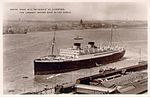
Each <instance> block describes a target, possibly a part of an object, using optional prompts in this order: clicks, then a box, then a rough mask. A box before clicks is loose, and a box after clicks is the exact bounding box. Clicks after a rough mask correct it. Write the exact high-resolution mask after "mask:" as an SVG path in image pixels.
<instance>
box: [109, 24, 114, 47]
mask: <svg viewBox="0 0 150 97" xmlns="http://www.w3.org/2000/svg"><path fill="white" fill-rule="evenodd" d="M112 33H113V24H111V30H110V46H112V35H113V34H112Z"/></svg>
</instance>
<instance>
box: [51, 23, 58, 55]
mask: <svg viewBox="0 0 150 97" xmlns="http://www.w3.org/2000/svg"><path fill="white" fill-rule="evenodd" d="M54 29H55V30H54V36H53V40H52V52H51V54H52V56H54V47H55V33H56V30H57V25H56V26H55V28H54Z"/></svg>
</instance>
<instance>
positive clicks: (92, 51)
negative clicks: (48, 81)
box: [34, 20, 125, 75]
mask: <svg viewBox="0 0 150 97" xmlns="http://www.w3.org/2000/svg"><path fill="white" fill-rule="evenodd" d="M80 24H81V25H82V27H83V23H82V20H81V21H80ZM56 28H57V27H56ZM111 29H112V27H111ZM55 30H56V29H55ZM111 33H112V30H111ZM111 35H112V34H111ZM111 38H112V37H111ZM74 39H75V40H81V39H82V37H79V36H78V37H76V38H74ZM54 47H55V31H54V37H53V40H52V46H51V48H52V49H51V50H52V53H51V55H48V56H44V57H41V58H38V59H35V60H34V75H46V74H55V73H63V72H69V71H73V70H78V69H83V68H91V67H95V66H99V64H108V63H112V62H115V61H118V60H119V59H121V58H122V57H123V56H124V54H125V49H124V48H122V47H117V46H116V47H113V46H111V45H110V46H104V47H98V46H96V45H95V42H93V41H90V42H88V43H87V46H86V47H85V48H81V42H75V43H74V45H73V47H71V48H66V49H60V50H59V54H58V55H55V54H54Z"/></svg>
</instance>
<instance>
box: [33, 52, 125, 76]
mask: <svg viewBox="0 0 150 97" xmlns="http://www.w3.org/2000/svg"><path fill="white" fill-rule="evenodd" d="M124 54H125V50H123V51H122V52H119V53H115V54H112V55H109V56H104V57H99V58H93V59H86V60H79V61H64V62H36V61H34V74H35V75H46V74H55V73H64V72H69V71H73V70H78V69H83V68H90V67H95V66H96V64H108V63H112V62H116V61H118V60H119V59H121V58H122V57H123V56H124Z"/></svg>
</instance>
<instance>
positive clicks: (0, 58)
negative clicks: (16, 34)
mask: <svg viewBox="0 0 150 97" xmlns="http://www.w3.org/2000/svg"><path fill="white" fill-rule="evenodd" d="M8 2H141V3H147V8H148V12H147V13H148V15H147V19H148V32H147V33H148V36H147V37H148V59H149V58H150V52H149V50H150V44H149V41H150V39H149V37H150V34H149V32H150V25H149V22H150V13H149V11H150V9H149V8H150V1H149V0H2V1H0V31H1V33H0V64H1V65H0V83H1V84H0V88H1V89H0V96H4V97H20V96H24V97H28V96H31V97H41V96H43V97H62V96H63V97H64V96H68V97H69V96H72V97H73V96H75V97H80V96H83V97H99V96H100V97H110V96H111V97H131V96H132V97H150V91H148V94H143V95H135V94H133V95H126V94H121V95H120V94H115V95H110V94H108V95H106V94H105V95H68V94H65V95H64V94H61V95H54V94H51V95H3V65H2V64H3V38H2V37H3V35H2V32H3V27H2V26H3V25H2V24H3V21H2V20H3V18H2V16H3V15H2V13H3V12H2V11H3V9H2V8H3V7H2V6H3V4H4V3H8ZM149 63H150V60H148V64H149ZM149 70H150V67H149V66H148V83H150V81H149V77H150V71H149ZM149 89H150V84H148V90H149Z"/></svg>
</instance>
